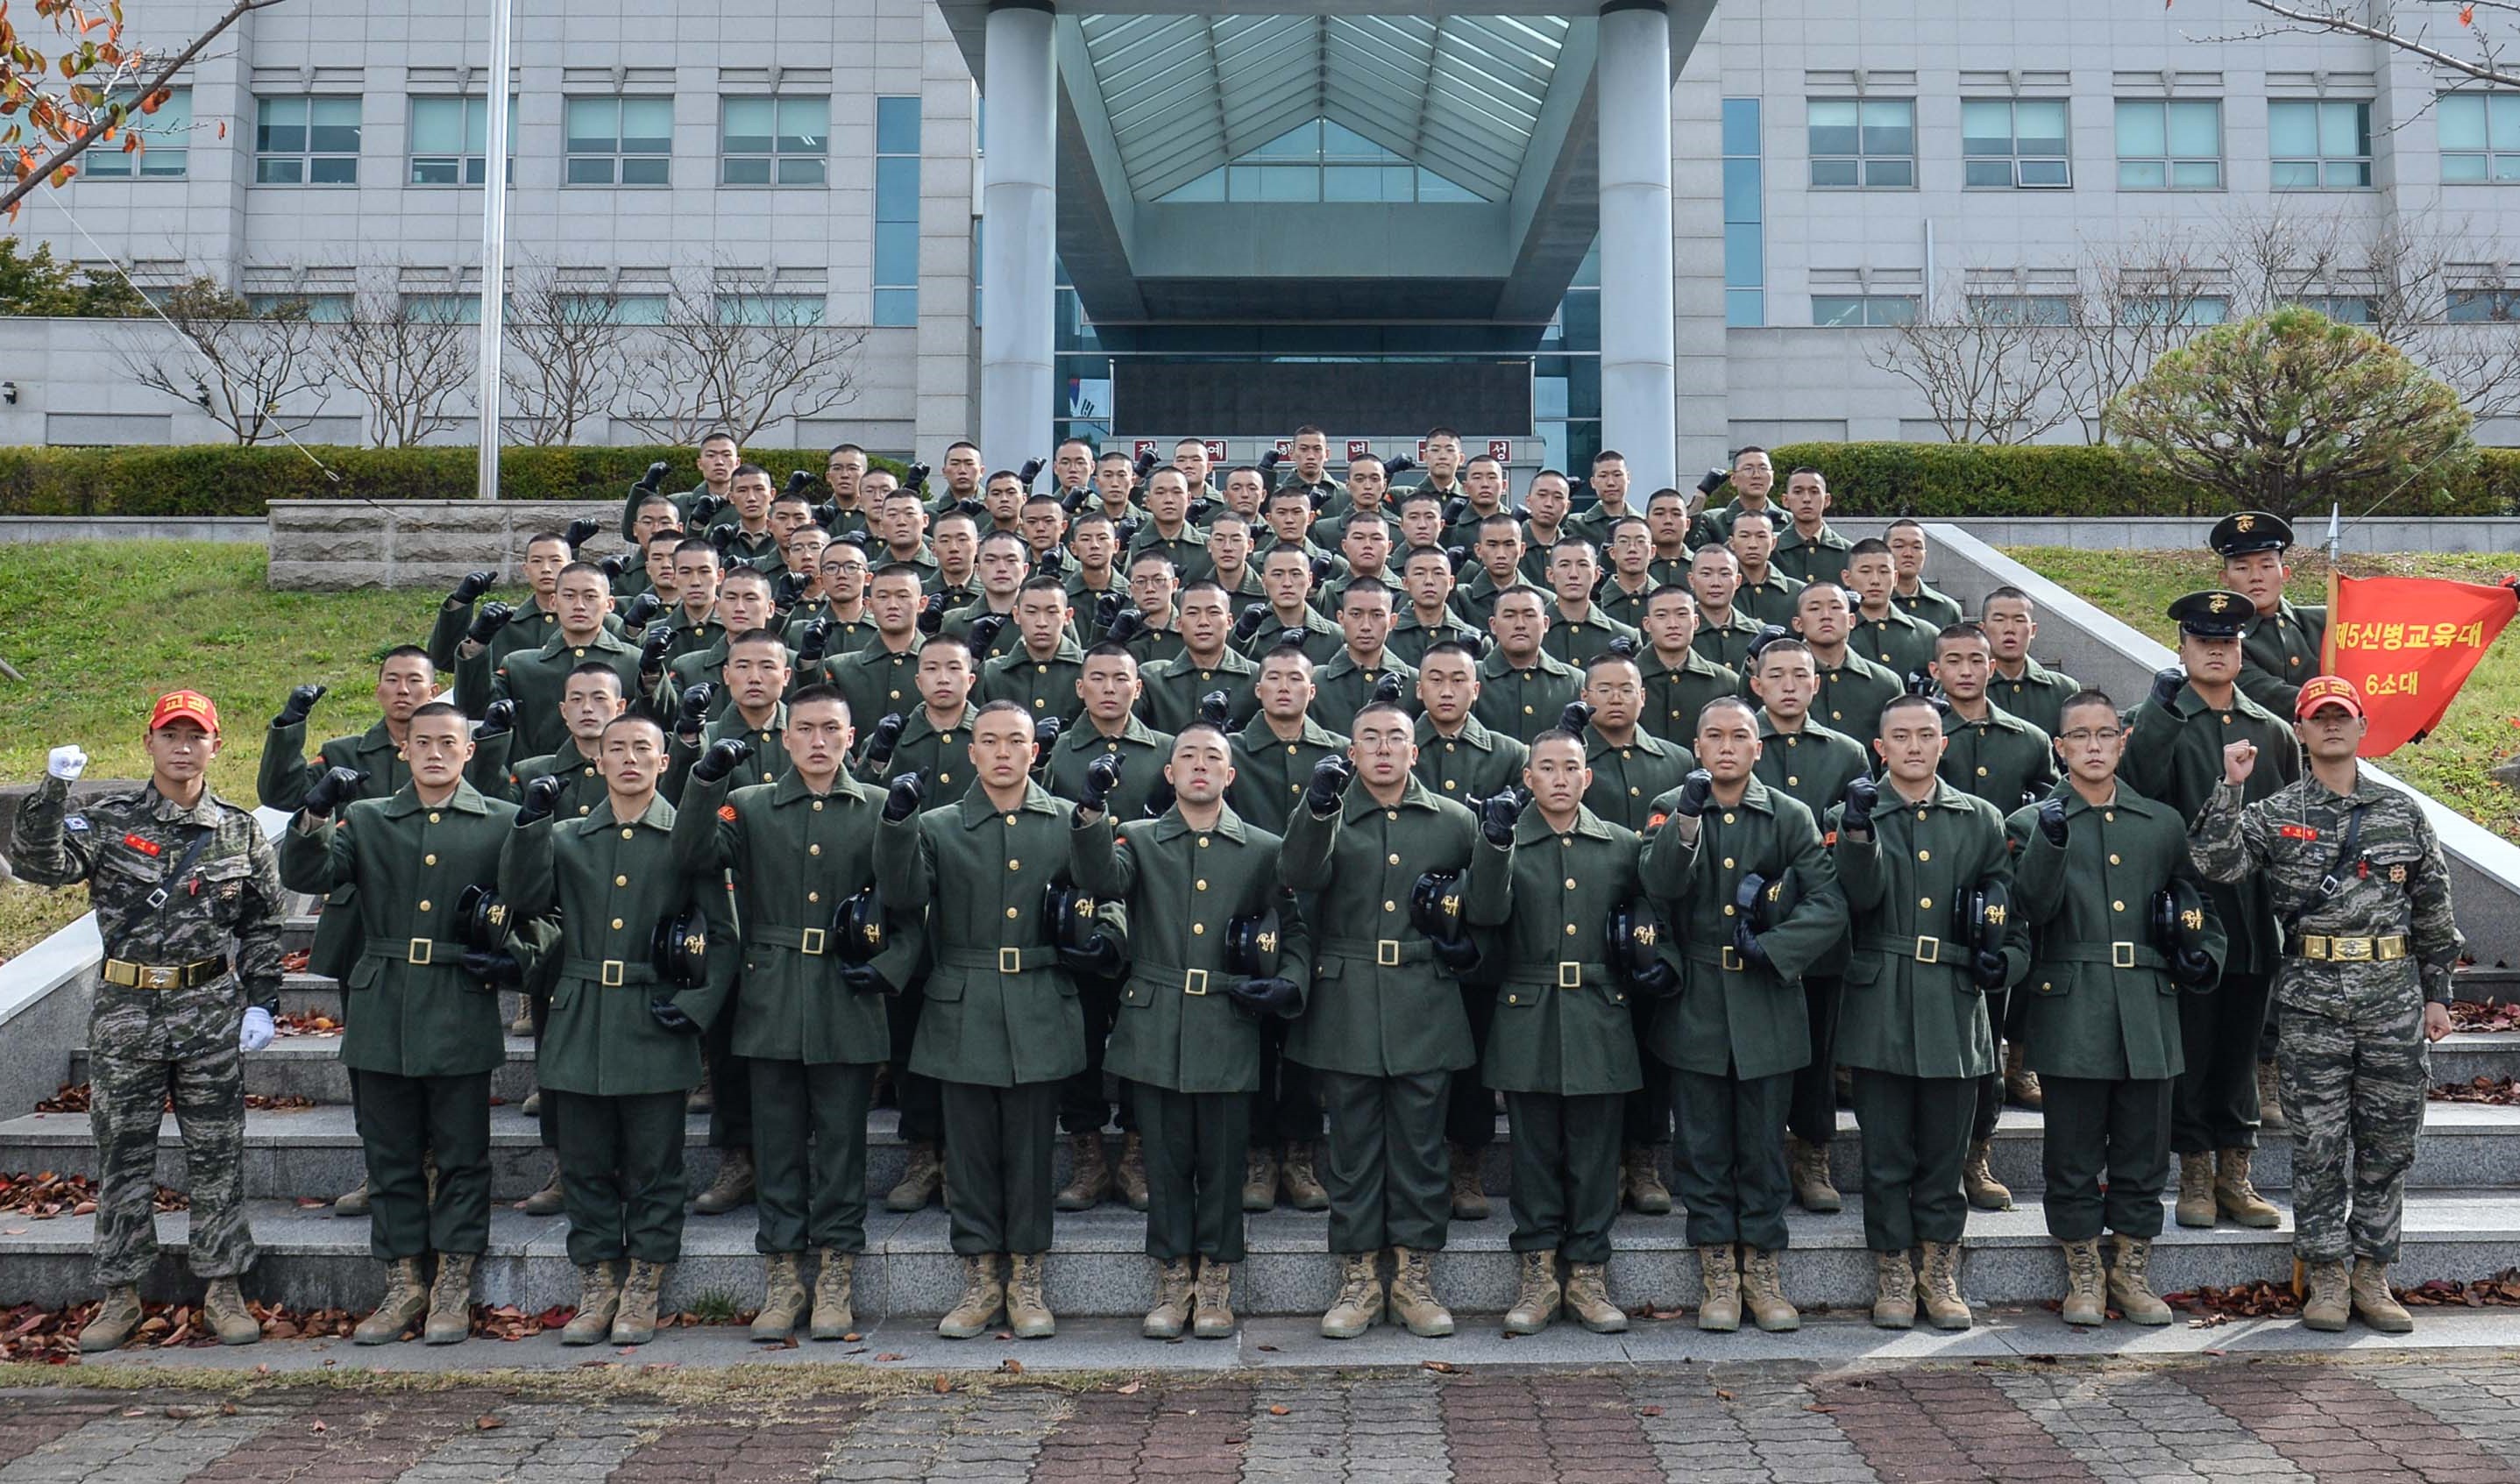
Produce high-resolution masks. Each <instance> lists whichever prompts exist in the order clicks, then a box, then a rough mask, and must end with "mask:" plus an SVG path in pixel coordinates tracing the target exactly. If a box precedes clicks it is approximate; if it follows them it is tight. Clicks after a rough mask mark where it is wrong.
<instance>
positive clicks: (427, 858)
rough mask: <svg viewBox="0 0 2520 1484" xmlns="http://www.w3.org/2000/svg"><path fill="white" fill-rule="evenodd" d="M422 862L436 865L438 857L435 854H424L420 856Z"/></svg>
mask: <svg viewBox="0 0 2520 1484" xmlns="http://www.w3.org/2000/svg"><path fill="white" fill-rule="evenodd" d="M420 863H421V864H422V865H424V866H434V865H436V864H437V857H436V856H434V855H424V856H422V857H421V858H420Z"/></svg>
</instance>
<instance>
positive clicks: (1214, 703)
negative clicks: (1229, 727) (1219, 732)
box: [1198, 691, 1234, 727]
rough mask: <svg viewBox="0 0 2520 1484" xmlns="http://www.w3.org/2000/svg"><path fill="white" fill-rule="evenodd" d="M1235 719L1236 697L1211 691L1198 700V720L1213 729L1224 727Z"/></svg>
mask: <svg viewBox="0 0 2520 1484" xmlns="http://www.w3.org/2000/svg"><path fill="white" fill-rule="evenodd" d="M1233 717H1234V697H1231V696H1229V695H1227V694H1226V693H1224V692H1223V691H1210V692H1208V693H1207V694H1206V695H1205V696H1202V697H1199V698H1198V719H1199V720H1201V721H1203V722H1205V723H1207V724H1208V725H1209V726H1211V727H1221V726H1224V725H1225V724H1226V723H1227V722H1228V721H1231V720H1232V719H1233Z"/></svg>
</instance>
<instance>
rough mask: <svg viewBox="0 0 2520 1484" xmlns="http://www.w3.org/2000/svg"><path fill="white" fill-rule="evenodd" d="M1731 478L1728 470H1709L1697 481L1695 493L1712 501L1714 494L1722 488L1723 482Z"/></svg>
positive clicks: (1731, 472) (1731, 473)
mask: <svg viewBox="0 0 2520 1484" xmlns="http://www.w3.org/2000/svg"><path fill="white" fill-rule="evenodd" d="M1732 477H1733V471H1731V470H1729V469H1710V470H1708V471H1707V472H1705V474H1704V475H1703V476H1702V477H1700V478H1699V479H1698V481H1697V492H1698V493H1699V494H1701V495H1704V496H1705V497H1706V498H1708V499H1710V500H1712V499H1714V498H1715V492H1716V491H1717V490H1719V489H1722V488H1723V487H1724V481H1725V480H1727V479H1730V478H1732Z"/></svg>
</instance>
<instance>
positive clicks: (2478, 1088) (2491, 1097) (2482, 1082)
mask: <svg viewBox="0 0 2520 1484" xmlns="http://www.w3.org/2000/svg"><path fill="white" fill-rule="evenodd" d="M2424 1096H2425V1097H2427V1098H2430V1099H2431V1100H2432V1101H2433V1102H2492V1103H2498V1104H2500V1105H2502V1106H2504V1107H2508V1106H2511V1105H2512V1104H2514V1103H2520V1082H2515V1081H2514V1080H2513V1079H2511V1078H2509V1077H2483V1076H2479V1077H2470V1078H2469V1079H2467V1080H2466V1081H2465V1082H2445V1083H2442V1084H2441V1085H2439V1086H2437V1087H2435V1088H2433V1089H2432V1090H2431V1091H2430V1092H2427V1093H2426V1094H2424Z"/></svg>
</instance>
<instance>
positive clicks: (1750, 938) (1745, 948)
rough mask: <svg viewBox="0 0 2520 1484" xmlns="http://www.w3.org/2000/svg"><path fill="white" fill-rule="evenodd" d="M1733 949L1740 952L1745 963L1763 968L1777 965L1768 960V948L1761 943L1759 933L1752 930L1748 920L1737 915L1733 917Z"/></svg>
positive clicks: (1771, 967)
mask: <svg viewBox="0 0 2520 1484" xmlns="http://www.w3.org/2000/svg"><path fill="white" fill-rule="evenodd" d="M1733 952H1734V953H1737V954H1739V955H1740V956H1741V961H1742V962H1743V963H1745V964H1755V965H1757V966H1758V967H1761V968H1769V969H1773V968H1774V967H1776V966H1775V965H1773V964H1771V963H1769V962H1768V950H1767V948H1766V946H1765V945H1763V944H1762V943H1760V941H1759V935H1758V934H1757V933H1755V932H1752V931H1751V930H1750V924H1749V922H1748V921H1747V920H1745V919H1743V918H1741V917H1739V916H1737V915H1736V916H1735V917H1734V918H1733Z"/></svg>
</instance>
